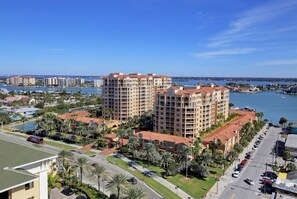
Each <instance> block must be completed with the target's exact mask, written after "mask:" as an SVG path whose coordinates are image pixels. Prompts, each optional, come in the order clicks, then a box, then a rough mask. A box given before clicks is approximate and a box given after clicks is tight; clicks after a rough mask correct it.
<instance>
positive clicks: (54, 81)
mask: <svg viewBox="0 0 297 199" xmlns="http://www.w3.org/2000/svg"><path fill="white" fill-rule="evenodd" d="M43 83H44V86H58V87H74V86H83V85H84V83H85V80H84V79H82V78H64V77H47V78H44V79H43Z"/></svg>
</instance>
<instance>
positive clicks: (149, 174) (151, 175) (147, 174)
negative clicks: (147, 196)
mask: <svg viewBox="0 0 297 199" xmlns="http://www.w3.org/2000/svg"><path fill="white" fill-rule="evenodd" d="M143 175H145V176H148V177H153V176H154V175H155V174H154V173H153V172H152V171H149V170H146V171H144V172H143Z"/></svg>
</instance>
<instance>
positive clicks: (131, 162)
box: [128, 161, 137, 166]
mask: <svg viewBox="0 0 297 199" xmlns="http://www.w3.org/2000/svg"><path fill="white" fill-rule="evenodd" d="M128 164H129V165H130V166H135V165H137V163H136V162H134V161H129V162H128Z"/></svg>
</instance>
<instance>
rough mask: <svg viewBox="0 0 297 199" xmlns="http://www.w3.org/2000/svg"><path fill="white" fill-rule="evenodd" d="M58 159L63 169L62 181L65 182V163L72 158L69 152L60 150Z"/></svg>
mask: <svg viewBox="0 0 297 199" xmlns="http://www.w3.org/2000/svg"><path fill="white" fill-rule="evenodd" d="M58 157H59V159H60V160H61V162H62V167H63V171H62V175H63V180H64V181H65V175H64V170H65V162H66V161H71V160H72V158H73V154H72V153H71V152H70V151H67V150H62V151H60V152H59V154H58Z"/></svg>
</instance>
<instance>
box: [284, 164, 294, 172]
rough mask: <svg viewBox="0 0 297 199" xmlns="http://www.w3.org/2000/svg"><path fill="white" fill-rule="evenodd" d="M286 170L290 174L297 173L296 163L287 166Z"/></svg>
mask: <svg viewBox="0 0 297 199" xmlns="http://www.w3.org/2000/svg"><path fill="white" fill-rule="evenodd" d="M286 170H287V171H288V172H290V171H295V170H296V165H295V164H294V163H292V162H289V163H288V164H287V167H286Z"/></svg>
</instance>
